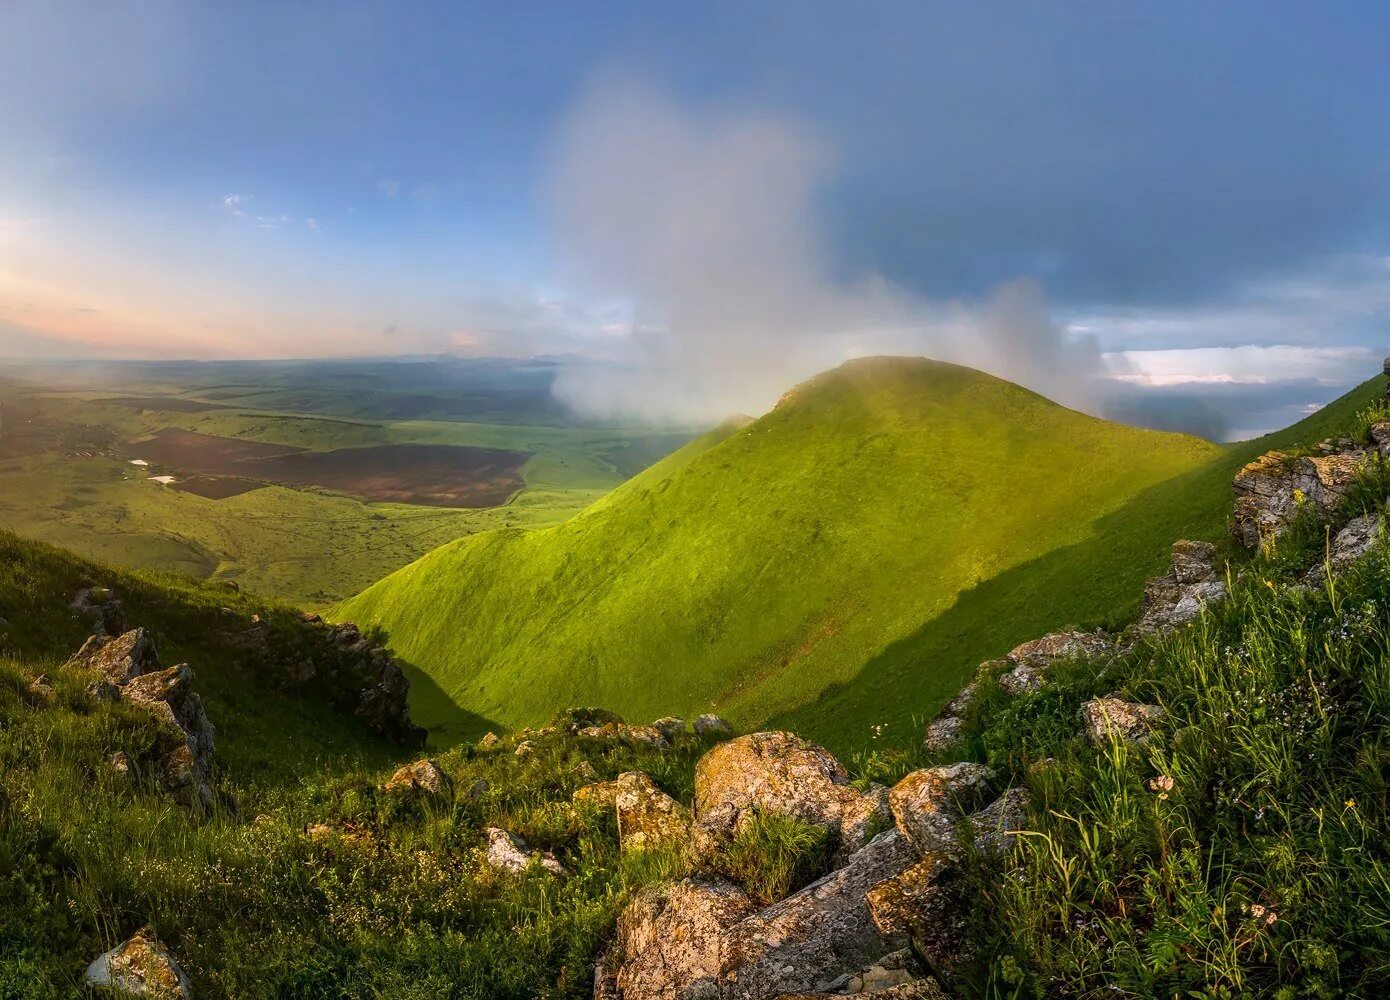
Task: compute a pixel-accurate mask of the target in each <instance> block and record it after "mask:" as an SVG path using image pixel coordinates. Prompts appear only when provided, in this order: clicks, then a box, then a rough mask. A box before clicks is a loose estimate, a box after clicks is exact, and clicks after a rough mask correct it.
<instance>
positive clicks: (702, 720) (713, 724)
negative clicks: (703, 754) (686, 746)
mask: <svg viewBox="0 0 1390 1000" xmlns="http://www.w3.org/2000/svg"><path fill="white" fill-rule="evenodd" d="M692 728H693V729H694V730H695V735H696V736H700V737H704V738H708V739H719V740H722V739H727V738H728V737H730V736H732V735H734V727H733V726H731V725H729V724H728V723H727V722H725V721H724V720H723V719H721V718H720V717H719V716H717V715H709V714H705V715H701V716H698V717H697V718H696V719H695V724H694V726H693V727H692Z"/></svg>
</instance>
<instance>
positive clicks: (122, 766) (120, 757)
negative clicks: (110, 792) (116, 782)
mask: <svg viewBox="0 0 1390 1000" xmlns="http://www.w3.org/2000/svg"><path fill="white" fill-rule="evenodd" d="M109 763H110V765H111V770H112V771H114V772H116V773H117V774H119V775H120V776H121V777H126V776H128V775H129V774H130V756H129V755H128V754H127V753H126V752H125V751H124V750H117V751H116V752H115V753H113V754H112V755H111V757H110V760H109Z"/></svg>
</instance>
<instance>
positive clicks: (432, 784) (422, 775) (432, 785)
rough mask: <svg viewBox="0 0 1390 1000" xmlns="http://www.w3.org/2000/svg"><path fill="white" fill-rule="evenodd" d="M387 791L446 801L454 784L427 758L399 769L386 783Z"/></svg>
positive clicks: (437, 765)
mask: <svg viewBox="0 0 1390 1000" xmlns="http://www.w3.org/2000/svg"><path fill="white" fill-rule="evenodd" d="M484 785H486V782H484ZM385 790H386V791H388V792H394V793H396V794H404V795H418V796H421V797H428V798H436V799H445V798H448V797H449V796H450V795H452V794H453V791H454V782H453V779H452V778H450V777H449V776H448V775H447V774H445V773H444V772H443V770H441V769H440V767H439V764H438V763H436V762H435V761H433V760H431V759H430V758H428V757H426V758H424V759H423V760H417V761H414V762H413V763H410V764H405V765H403V766H402V767H399V768H397V769H396V772H395V773H394V774H393V775H391V777H390V779H389V780H388V781H387V782H386V786H385ZM484 794H486V789H484Z"/></svg>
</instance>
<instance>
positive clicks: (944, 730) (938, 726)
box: [922, 715, 965, 753]
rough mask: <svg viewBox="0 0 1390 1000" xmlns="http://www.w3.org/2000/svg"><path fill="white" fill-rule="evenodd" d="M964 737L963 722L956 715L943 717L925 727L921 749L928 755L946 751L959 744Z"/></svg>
mask: <svg viewBox="0 0 1390 1000" xmlns="http://www.w3.org/2000/svg"><path fill="white" fill-rule="evenodd" d="M964 735H965V720H964V719H962V718H961V717H960V716H958V715H943V716H941V717H940V718H939V719H936V720H935V721H933V722H932V724H931V725H929V726H927V732H926V735H924V736H923V737H922V749H923V750H926V751H927V752H928V753H938V752H940V751H942V750H947V749H949V748H951V747H953V746H955V745H956V744H957V743H959V742H960V740H961V737H962V736H964Z"/></svg>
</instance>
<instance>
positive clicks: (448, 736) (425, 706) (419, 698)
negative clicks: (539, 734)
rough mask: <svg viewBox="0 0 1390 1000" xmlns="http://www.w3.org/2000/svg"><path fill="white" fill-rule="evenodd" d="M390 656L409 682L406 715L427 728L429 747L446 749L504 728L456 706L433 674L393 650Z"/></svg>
mask: <svg viewBox="0 0 1390 1000" xmlns="http://www.w3.org/2000/svg"><path fill="white" fill-rule="evenodd" d="M391 655H392V656H393V657H395V660H396V662H397V663H399V664H400V666H401V669H402V670H403V671H405V676H406V678H407V679H408V680H409V681H410V716H411V718H412V719H414V720H415V724H416V725H419V726H424V727H425V728H426V729H427V730H429V734H430V735H429V747H430V749H432V750H447V749H448V748H449V747H452V746H457V745H458V744H460V743H471V742H473V741H475V740H477V739H478V738H479V737H481V736H482V735H483V734H484V733H486V732H489V731H491V732H496V733H501V732H503V731H505V728H506V727H505V726H503V725H502V724H501V723H499V722H495V721H494V720H492V719H489V718H487V717H486V716H483V715H478V714H477V713H476V712H470V711H468V710H467V709H464V708H460V707H459V706H458V705H456V704H455V703H454V700H453V699H452V698H450V697H449V696H448V695H447V694H445V692H444V689H443V688H441V687H440V686H439V685H438V684H436V683H435V681H434V678H433V677H431V676H430V675H429V674H427V673H425V672H424V671H423V670H421V669H420V668H419V667H417V666H416V665H415V664H413V663H411V662H410V661H409V660H405V659H402V658H401V657H400V656H399V655H397V654H396V653H395V652H394V651H393V652H392V654H391Z"/></svg>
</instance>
